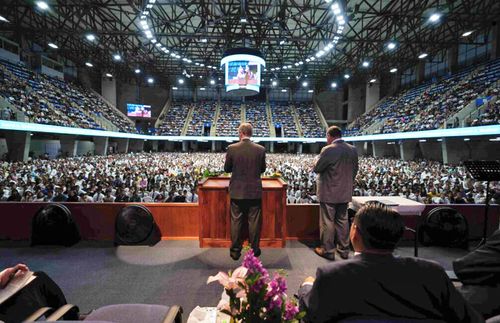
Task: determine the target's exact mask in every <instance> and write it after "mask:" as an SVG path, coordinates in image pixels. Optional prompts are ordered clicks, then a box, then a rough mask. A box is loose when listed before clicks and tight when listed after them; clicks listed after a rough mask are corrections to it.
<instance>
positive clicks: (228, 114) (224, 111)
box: [216, 102, 241, 137]
mask: <svg viewBox="0 0 500 323" xmlns="http://www.w3.org/2000/svg"><path fill="white" fill-rule="evenodd" d="M240 123H241V104H240V103H232V102H222V103H221V106H220V115H219V119H218V120H217V132H216V133H217V136H220V137H238V126H239V125H240Z"/></svg>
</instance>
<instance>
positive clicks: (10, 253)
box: [0, 241, 466, 320]
mask: <svg viewBox="0 0 500 323" xmlns="http://www.w3.org/2000/svg"><path fill="white" fill-rule="evenodd" d="M396 253H397V254H399V255H402V256H412V255H413V248H412V247H411V246H403V247H401V248H398V249H397V251H396ZM465 254H466V251H465V250H462V249H446V248H438V247H427V248H421V251H420V256H421V257H423V258H426V259H431V260H435V261H437V262H439V263H440V264H441V265H442V266H443V267H444V268H445V269H446V270H451V261H452V260H454V259H456V258H458V257H461V256H463V255H465ZM351 256H352V254H351ZM261 260H262V261H263V264H264V266H265V267H266V268H268V269H269V270H270V271H271V272H272V271H276V270H278V269H285V270H286V271H287V273H288V276H287V283H288V292H289V294H294V293H296V292H297V290H298V287H299V285H300V284H301V283H302V282H303V280H304V279H305V278H306V277H307V276H314V275H315V273H316V268H317V267H318V266H320V265H323V264H326V263H327V260H325V259H323V258H320V257H318V256H317V255H316V254H315V253H314V252H313V250H312V247H311V246H308V245H306V244H304V243H302V242H299V241H289V242H288V243H287V248H284V249H263V252H262V256H261ZM18 262H24V263H26V264H28V265H29V267H30V268H31V269H33V270H42V271H45V272H46V273H47V274H49V276H50V277H52V278H53V279H54V280H55V281H56V282H57V284H58V285H60V287H61V288H62V290H63V291H64V293H65V294H66V297H67V300H68V302H69V303H73V304H78V305H79V306H80V310H81V311H82V312H88V311H90V310H92V309H95V308H98V307H101V306H104V305H107V304H119V303H146V304H179V305H181V306H182V307H183V308H184V313H185V314H184V315H183V318H184V320H187V317H188V316H189V313H190V312H191V311H192V310H193V308H194V307H196V306H197V305H200V306H216V305H217V303H218V300H219V299H220V295H221V293H222V289H221V287H220V285H218V284H210V285H207V284H206V281H207V278H208V277H209V276H210V275H214V274H216V273H217V272H218V271H228V270H229V269H234V268H236V267H237V266H238V265H239V264H240V263H241V262H235V261H233V260H232V259H231V258H230V257H229V251H228V249H225V248H213V249H200V248H199V247H198V241H161V242H160V243H158V244H157V245H155V246H153V247H147V246H126V247H125V246H120V247H117V248H115V247H113V245H112V243H103V242H91V241H85V242H80V243H78V244H77V245H75V246H73V247H70V248H63V247H35V248H30V247H28V243H27V242H6V241H3V242H0V264H1V266H5V265H9V264H14V263H18Z"/></svg>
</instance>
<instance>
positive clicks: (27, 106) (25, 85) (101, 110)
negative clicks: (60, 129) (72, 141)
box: [0, 61, 137, 133]
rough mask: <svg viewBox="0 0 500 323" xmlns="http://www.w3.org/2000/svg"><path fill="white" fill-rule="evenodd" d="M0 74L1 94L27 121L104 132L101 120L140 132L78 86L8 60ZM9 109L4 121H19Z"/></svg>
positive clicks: (125, 129) (123, 117) (122, 130)
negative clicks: (37, 72) (0, 77)
mask: <svg viewBox="0 0 500 323" xmlns="http://www.w3.org/2000/svg"><path fill="white" fill-rule="evenodd" d="M0 74H1V76H2V79H1V80H0V95H1V96H3V97H4V98H5V99H6V100H7V101H8V102H9V103H10V104H11V105H12V106H13V107H14V108H15V109H17V110H18V111H20V112H22V113H23V114H24V116H25V117H26V118H27V120H26V121H29V122H34V123H41V124H51V125H58V126H64V127H79V128H86V129H97V130H103V129H104V128H103V125H102V122H100V121H99V120H102V119H105V120H107V121H109V123H110V124H112V125H113V126H115V127H116V130H118V131H121V132H128V133H136V132H137V131H136V130H135V127H134V124H133V122H132V121H131V120H130V119H128V118H127V117H126V116H125V115H124V114H122V113H121V112H119V111H118V110H116V108H114V107H111V106H110V105H108V104H107V103H106V102H104V101H103V100H102V99H101V98H99V97H98V96H97V95H96V94H94V93H92V92H90V91H87V90H85V89H83V88H81V87H79V86H77V85H74V84H71V83H69V82H66V81H62V80H60V79H57V78H54V77H50V76H46V75H44V74H36V73H34V72H32V71H31V70H29V69H28V68H26V67H24V66H22V65H19V64H13V63H10V62H7V61H0ZM10 110H11V111H10V112H11V113H10V116H8V115H6V114H4V113H3V114H2V119H7V117H10V119H9V120H14V119H16V117H15V112H14V110H13V109H12V108H10ZM99 117H100V118H99Z"/></svg>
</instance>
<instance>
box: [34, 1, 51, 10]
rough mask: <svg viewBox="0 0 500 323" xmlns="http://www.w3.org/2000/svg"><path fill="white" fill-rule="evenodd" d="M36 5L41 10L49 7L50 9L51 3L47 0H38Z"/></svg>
mask: <svg viewBox="0 0 500 323" xmlns="http://www.w3.org/2000/svg"><path fill="white" fill-rule="evenodd" d="M36 6H37V7H38V9H40V10H47V9H49V5H48V4H47V2H45V1H37V2H36Z"/></svg>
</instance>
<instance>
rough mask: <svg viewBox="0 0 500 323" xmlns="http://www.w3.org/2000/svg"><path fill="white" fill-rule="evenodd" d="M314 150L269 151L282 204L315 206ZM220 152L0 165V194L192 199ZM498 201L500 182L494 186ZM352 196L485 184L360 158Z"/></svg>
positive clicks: (480, 192)
mask: <svg viewBox="0 0 500 323" xmlns="http://www.w3.org/2000/svg"><path fill="white" fill-rule="evenodd" d="M314 162H315V155H308V154H301V155H294V154H269V155H268V156H267V169H266V172H265V173H264V176H276V175H279V176H282V177H283V178H284V179H285V180H286V181H287V183H288V191H287V202H288V203H291V204H296V203H317V196H316V177H317V174H315V173H314V172H313V171H312V167H313V165H314ZM223 165H224V154H222V153H139V154H122V155H110V156H84V157H73V158H65V159H55V160H46V159H33V160H30V161H28V162H24V163H22V162H2V163H1V164H0V199H1V200H3V201H23V202H49V201H50V202H63V201H68V202H127V201H130V202H197V201H198V196H197V194H196V187H197V183H198V181H199V180H200V179H201V178H202V177H203V176H204V174H207V173H209V174H214V173H215V174H217V173H222V172H223ZM490 189H491V190H493V194H492V196H493V199H494V200H495V201H499V202H500V184H498V183H497V184H493V186H491V188H490ZM354 195H355V196H383V195H393V196H397V195H399V196H403V197H407V198H409V199H412V200H415V201H418V202H422V203H429V204H449V203H484V201H485V196H486V186H485V184H484V183H482V182H475V181H474V180H473V179H472V178H471V177H470V176H469V175H468V174H467V172H466V171H465V169H464V168H463V167H461V166H451V165H443V164H441V163H439V162H434V161H423V160H422V161H401V160H396V159H380V158H372V157H361V158H360V161H359V172H358V176H357V177H356V181H355V185H354Z"/></svg>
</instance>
